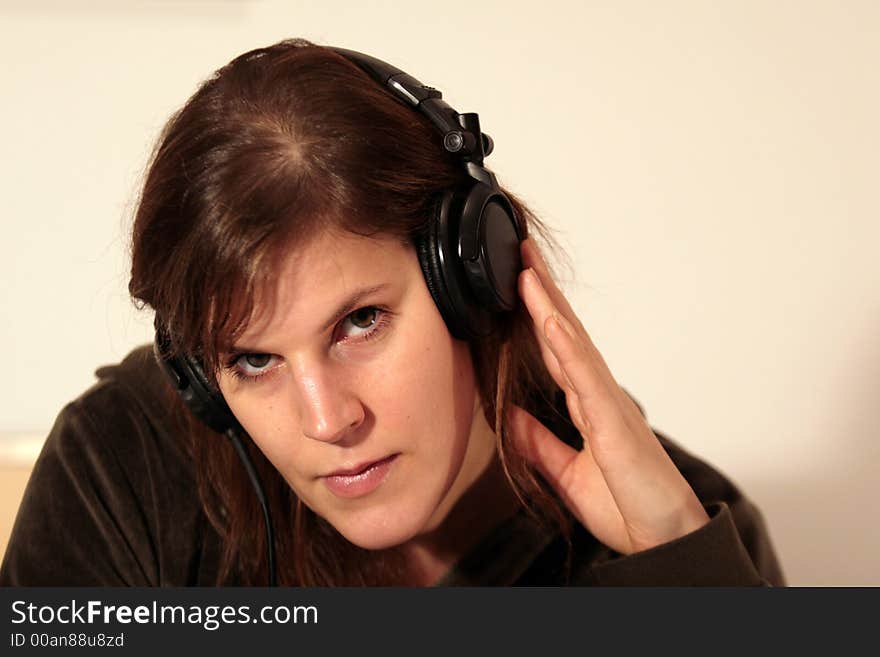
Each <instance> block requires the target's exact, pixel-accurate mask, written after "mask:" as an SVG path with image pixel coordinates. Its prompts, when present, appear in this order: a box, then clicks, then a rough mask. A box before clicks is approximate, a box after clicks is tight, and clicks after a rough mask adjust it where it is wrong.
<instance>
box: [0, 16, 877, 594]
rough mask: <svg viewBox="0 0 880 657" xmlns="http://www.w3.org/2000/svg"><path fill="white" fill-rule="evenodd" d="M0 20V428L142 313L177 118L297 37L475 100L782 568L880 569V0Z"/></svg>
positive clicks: (74, 386) (87, 372)
mask: <svg viewBox="0 0 880 657" xmlns="http://www.w3.org/2000/svg"><path fill="white" fill-rule="evenodd" d="M0 31H2V35H3V38H2V39H0V56H2V61H3V62H4V65H3V66H2V67H0V88H2V89H3V102H2V103H0V122H2V125H3V126H4V138H3V147H2V153H3V154H2V156H0V180H2V181H3V182H2V184H3V193H2V194H0V221H2V222H3V235H4V247H5V248H4V257H3V258H2V260H0V276H2V278H0V280H2V281H3V285H2V286H0V287H2V291H0V300H2V305H0V307H2V312H3V321H2V322H0V343H2V344H3V345H4V347H5V348H4V352H3V363H4V367H3V369H4V371H5V374H6V376H4V377H3V378H2V383H0V386H2V388H0V399H2V402H0V404H2V407H0V432H3V433H5V434H7V435H11V434H15V435H21V434H31V435H36V436H43V435H45V432H46V431H47V430H48V428H49V427H50V425H51V422H52V419H53V417H54V415H55V413H56V412H57V411H58V409H59V408H60V407H61V405H62V404H63V403H64V402H65V401H67V400H69V399H70V398H72V397H74V396H75V395H76V394H78V393H79V392H80V391H81V390H82V389H84V387H85V386H87V385H88V383H89V382H90V381H91V373H92V371H93V369H94V368H95V366H96V365H98V364H100V363H103V362H107V361H111V360H115V359H117V358H119V357H120V356H122V355H123V354H124V353H125V352H126V351H127V350H128V349H130V348H131V347H132V346H134V345H135V344H138V343H140V342H142V341H145V340H147V339H148V338H149V333H150V331H149V325H150V318H149V317H148V316H139V315H138V314H137V313H135V312H134V311H133V310H132V309H131V308H130V306H129V304H128V301H127V298H126V291H125V283H126V274H125V271H126V261H125V239H126V238H125V232H126V225H127V221H128V218H129V215H130V208H131V205H132V203H133V200H134V197H135V192H136V189H137V186H138V181H139V175H140V173H141V171H142V169H143V166H144V163H145V161H146V158H147V155H148V153H149V150H150V147H151V145H152V142H153V139H154V138H155V135H156V133H157V131H158V130H159V128H160V126H161V124H162V122H163V120H164V119H165V118H166V117H167V116H168V115H169V113H170V112H171V111H172V110H173V109H174V108H175V107H177V106H178V105H179V104H180V103H181V102H182V101H183V100H184V99H185V98H186V97H187V96H188V95H189V94H190V93H191V92H192V91H193V89H194V87H195V85H196V84H197V82H198V81H199V80H201V79H203V78H204V77H206V76H207V75H208V74H209V73H210V72H211V71H212V70H213V69H214V68H216V67H218V66H219V65H221V64H223V63H225V62H226V61H228V60H229V59H230V58H231V57H233V56H234V55H236V54H239V53H240V52H243V51H244V50H246V49H250V48H252V47H256V46H259V45H264V44H267V43H270V42H273V41H275V40H278V39H280V38H283V37H287V36H305V37H308V38H311V39H313V40H316V41H319V42H323V43H330V44H334V45H343V46H347V47H350V48H354V49H359V50H363V51H366V52H369V53H372V54H375V55H377V56H379V57H381V58H384V59H387V60H389V61H391V62H393V63H395V64H396V65H398V66H400V67H401V68H403V69H404V70H406V71H408V72H410V73H412V74H414V75H415V76H416V77H419V78H420V79H422V80H423V81H424V82H427V83H432V84H434V85H435V86H437V87H439V88H440V89H442V90H443V91H444V92H445V96H446V98H447V99H448V100H449V101H450V102H451V103H452V104H453V105H454V106H455V107H457V108H458V109H459V110H461V111H467V110H474V111H478V112H479V113H480V115H481V119H482V121H483V125H484V127H485V129H486V130H487V132H489V133H491V134H492V136H493V137H494V138H495V142H496V152H495V154H493V155H492V157H491V158H490V160H489V164H490V165H491V166H492V167H493V168H494V169H495V170H496V172H497V173H498V174H499V176H500V177H501V179H502V180H503V182H504V183H506V184H508V185H509V186H510V187H511V188H512V189H513V190H515V191H516V192H518V193H519V194H520V195H521V196H522V197H524V198H525V200H527V201H528V202H530V203H531V204H532V205H533V206H534V208H535V209H536V210H537V211H538V212H539V213H540V214H541V215H542V216H543V217H544V218H545V219H546V220H547V221H548V222H549V223H550V224H551V225H553V226H555V227H556V228H558V229H559V231H560V237H561V239H562V241H563V243H564V244H566V245H567V247H568V251H569V253H570V255H571V259H572V262H573V263H574V268H573V272H572V276H571V277H569V278H570V280H569V281H568V284H567V290H568V292H569V295H570V297H571V299H572V300H573V304H574V306H575V307H576V309H577V310H578V311H579V313H580V315H581V317H582V319H583V320H584V323H585V325H586V326H587V328H588V329H589V330H590V331H591V333H592V335H593V337H594V339H595V341H596V342H597V345H598V346H599V348H600V350H601V351H602V352H603V354H604V355H605V356H606V359H607V360H608V362H609V365H610V366H611V368H612V371H613V372H614V373H615V375H616V376H617V378H618V380H619V381H620V382H621V383H622V384H623V385H625V386H626V387H627V389H629V390H630V391H631V392H632V393H633V394H634V395H635V396H636V397H637V398H639V400H640V401H641V402H642V404H643V405H644V406H645V407H646V409H647V411H648V414H649V417H650V419H651V420H652V421H653V423H654V425H655V426H656V427H657V428H659V429H661V430H663V431H665V432H667V433H669V434H670V435H672V436H673V437H675V438H676V439H678V440H679V441H680V442H682V443H683V444H685V445H686V446H687V447H689V448H690V449H692V450H694V451H696V452H698V453H700V454H702V455H703V456H705V457H706V458H707V459H708V460H709V461H710V462H712V463H714V464H715V465H717V466H718V467H720V468H721V469H722V470H724V471H725V472H727V473H728V474H729V475H730V476H732V477H733V478H734V479H735V480H736V481H737V482H738V483H739V484H741V485H742V487H743V488H744V489H745V490H746V491H747V492H748V493H749V494H750V495H751V496H752V497H753V498H754V499H755V500H756V501H757V502H758V504H759V506H760V507H761V508H762V509H763V510H764V512H765V514H766V516H767V519H768V522H769V524H770V527H771V531H772V534H773V537H774V539H775V541H776V544H777V547H778V550H779V552H780V554H781V556H782V559H783V564H784V566H785V570H786V572H787V574H788V576H789V579H790V581H791V583H793V584H802V585H806V584H816V585H833V584H841V585H854V584H874V585H880V561H878V559H877V558H876V555H877V554H880V529H878V527H880V523H878V520H880V518H878V516H877V512H876V510H875V508H874V507H875V500H877V499H878V498H880V486H878V483H877V481H878V475H880V466H878V462H880V440H878V439H880V431H878V428H877V412H876V409H877V404H878V400H880V394H878V393H880V343H878V340H877V336H878V335H880V295H878V290H880V265H878V262H877V260H878V258H877V245H878V244H880V222H878V215H880V213H878V209H880V207H878V206H880V203H878V190H877V187H878V169H880V167H878V165H880V162H878V153H880V130H878V126H877V117H878V116H880V91H878V89H880V85H878V84H877V65H878V61H880V40H878V39H877V34H878V33H880V3H875V2H870V1H865V2H854V1H849V2H835V1H832V0H828V1H826V2H808V1H803V2H802V1H799V2H795V1H776V2H765V1H756V0H750V1H738V2H720V1H718V2H712V1H708V0H707V1H696V0H694V1H692V2H686V1H682V0H671V1H667V2H651V1H648V0H644V1H640V2H635V1H628V2H627V1H614V2H611V1H608V2H589V1H583V0H582V1H577V2H560V1H558V0H548V1H544V2H538V3H533V2H528V3H525V2H495V3H492V2H473V1H471V0H468V1H464V0H447V1H446V2H443V3H433V2H432V3H424V5H423V6H422V5H420V4H419V3H414V2H411V1H407V2H404V1H401V2H369V3H367V2H353V1H352V2H339V1H334V0H323V1H321V2H289V1H285V2H268V1H267V2H259V1H256V0H254V1H240V2H235V1H232V0H229V1H225V2H220V1H214V2H211V1H208V0H202V1H192V2H171V1H170V0H169V1H164V2H163V1H153V2H138V1H136V0H128V1H126V2H116V1H111V0H106V1H103V2H99V1H95V0H92V1H89V0H82V1H81V2H77V3H68V2H63V1H61V0H58V1H57V2H48V1H46V0H6V1H5V2H4V3H2V6H0ZM0 477H7V475H4V474H0ZM20 482H22V479H21V478H20V477H19V478H18V479H17V480H16V482H12V480H11V479H10V481H9V482H7V483H4V486H5V485H8V484H10V483H11V485H12V486H13V487H15V486H18V485H20ZM3 495H4V498H5V499H7V500H8V499H11V498H7V497H6V495H7V493H6V492H5V489H4V491H3ZM7 517H8V515H6V516H3V518H2V519H0V520H2V522H3V525H2V526H0V534H5V532H6V531H8V520H7V519H6V518H7Z"/></svg>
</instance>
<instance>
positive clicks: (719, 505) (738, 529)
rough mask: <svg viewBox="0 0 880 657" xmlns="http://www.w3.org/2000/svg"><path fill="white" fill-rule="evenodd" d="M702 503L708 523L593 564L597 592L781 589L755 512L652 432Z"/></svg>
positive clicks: (720, 479) (720, 478) (715, 475)
mask: <svg viewBox="0 0 880 657" xmlns="http://www.w3.org/2000/svg"><path fill="white" fill-rule="evenodd" d="M655 434H656V435H657V437H658V439H659V440H660V442H661V444H662V445H663V447H664V449H665V450H666V452H667V453H668V454H669V456H670V458H671V459H672V461H673V462H674V463H675V465H676V466H677V467H678V469H679V470H680V471H681V473H682V474H683V475H684V477H685V479H687V481H688V483H690V485H691V487H692V488H693V489H694V492H695V493H696V494H697V497H698V498H699V499H700V501H701V502H702V503H703V506H704V508H705V509H706V512H707V514H708V515H709V522H708V523H707V524H706V525H704V526H703V527H701V528H700V529H697V530H695V531H693V532H691V533H689V534H686V535H685V536H681V537H679V538H677V539H675V540H673V541H670V542H668V543H664V544H663V545H658V546H656V547H654V548H651V549H649V550H644V551H641V552H636V553H634V554H631V555H627V556H623V555H620V554H618V553H616V552H614V551H610V555H609V556H608V558H607V559H605V560H602V561H599V562H597V563H594V564H593V567H592V569H591V571H592V572H591V576H592V577H591V578H592V579H593V581H594V582H595V583H596V584H597V585H599V586H784V585H785V578H784V575H783V573H782V569H781V567H780V565H779V561H778V559H777V557H776V553H775V551H774V549H773V545H772V543H771V541H770V536H769V533H768V531H767V528H766V526H765V524H764V520H763V517H762V516H761V513H760V511H759V510H758V509H757V507H756V506H755V505H754V504H752V503H751V502H750V501H749V500H748V499H746V498H745V497H744V496H743V494H742V493H741V492H740V490H739V489H738V488H737V487H736V486H735V485H734V484H733V483H732V482H731V481H730V480H729V479H728V478H727V477H725V476H724V475H722V474H721V473H720V472H719V471H718V470H716V469H715V468H713V467H711V466H710V465H708V464H707V463H705V462H704V461H702V460H700V459H698V458H697V457H695V456H693V455H692V454H690V453H688V452H686V451H685V450H684V449H682V448H681V447H680V446H679V445H677V444H676V443H674V442H673V441H672V440H670V439H669V438H667V437H666V436H664V435H662V434H660V433H658V432H656V431H655Z"/></svg>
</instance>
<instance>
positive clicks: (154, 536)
mask: <svg viewBox="0 0 880 657" xmlns="http://www.w3.org/2000/svg"><path fill="white" fill-rule="evenodd" d="M97 374H98V378H99V381H98V382H97V383H96V384H95V385H94V386H93V387H92V388H91V389H89V390H88V391H87V392H86V393H84V394H83V395H82V396H81V397H79V398H78V399H77V400H75V401H73V402H72V403H70V404H69V405H68V406H66V407H65V408H64V409H63V410H62V412H61V413H60V414H59V416H58V419H57V421H56V422H55V426H54V427H53V429H52V431H51V433H50V434H49V437H48V439H47V440H46V443H45V446H44V447H43V450H42V452H41V454H40V456H39V458H38V459H37V462H36V464H35V466H34V469H33V472H32V474H31V478H30V481H29V482H28V485H27V488H26V490H25V494H24V498H23V499H22V503H21V507H20V508H19V511H18V515H17V517H16V520H15V525H14V527H13V529H12V534H11V536H10V540H9V545H8V547H7V550H6V554H5V556H4V559H3V564H2V567H0V585H2V586H198V585H201V586H213V585H214V583H215V580H216V573H217V568H218V563H219V557H220V553H221V548H222V546H221V541H220V538H219V536H218V535H217V533H216V532H215V531H214V529H213V528H212V527H211V525H210V524H209V523H208V521H207V518H206V517H205V514H204V512H203V511H202V508H201V506H200V504H199V500H198V495H197V492H196V487H195V480H194V474H193V465H192V463H191V461H190V460H189V458H188V457H187V455H186V453H185V450H184V449H183V447H182V445H181V444H180V441H179V440H178V439H177V438H176V437H175V436H174V435H173V434H172V432H171V429H170V426H169V422H168V414H167V412H166V408H165V403H164V402H163V401H162V400H164V399H167V397H166V396H165V395H166V390H165V386H166V385H167V384H166V383H165V380H164V378H163V375H162V373H161V372H160V370H159V368H158V366H157V365H156V363H155V362H154V360H153V357H152V353H151V351H150V349H149V348H148V347H142V348H140V349H137V350H136V351H134V352H132V353H131V354H130V355H129V356H128V357H127V358H126V359H125V360H124V361H123V362H122V363H120V364H119V365H115V366H111V367H104V368H101V369H100V370H98V372H97ZM560 410H561V411H562V412H564V404H562V408H561V409H560ZM551 428H552V429H554V430H556V431H557V432H558V433H562V432H564V431H566V428H565V426H563V425H558V426H551ZM571 429H573V427H570V425H569V431H570V430H571ZM575 431H576V430H575ZM657 435H658V438H659V440H660V441H661V443H662V444H663V447H664V448H665V449H666V450H667V452H668V453H669V455H670V457H671V458H672V460H673V462H674V463H675V464H676V465H677V466H678V468H679V470H681V472H682V474H683V475H684V477H685V478H686V479H687V480H688V482H690V484H691V486H692V487H693V489H694V491H695V492H696V493H697V495H698V497H699V498H700V500H701V501H702V502H703V503H704V505H705V507H706V510H707V511H708V513H709V516H710V518H711V520H710V522H709V523H708V524H707V525H705V526H704V527H702V528H701V529H699V530H697V531H695V532H693V533H691V534H688V535H687V536H684V537H681V538H679V539H676V540H675V541H672V542H670V543H666V544H664V545H660V546H657V547H655V548H653V549H650V550H646V551H644V552H640V553H637V554H633V555H629V556H622V555H620V554H618V553H616V552H614V551H613V550H610V549H609V548H607V547H605V546H604V545H602V544H601V543H599V542H598V541H597V540H596V539H595V538H594V537H593V536H592V535H590V533H589V532H588V531H587V530H586V529H584V528H583V527H582V526H580V525H579V524H578V523H577V522H574V527H575V531H574V533H573V536H572V545H573V548H574V551H573V561H572V571H571V572H572V578H571V580H570V581H569V583H571V584H575V585H600V586H610V585H626V586H658V585H660V586H692V585H711V586H727V585H732V586H752V585H761V584H772V585H783V584H784V580H783V575H782V571H781V569H780V567H779V563H778V561H777V558H776V555H775V553H774V551H773V547H772V545H771V542H770V538H769V536H768V533H767V530H766V528H765V526H764V522H763V520H762V518H761V515H760V513H759V512H758V510H757V508H756V507H755V506H754V505H753V504H751V503H750V502H749V501H748V500H747V499H745V498H744V497H743V496H742V494H741V493H740V491H739V490H738V489H737V488H736V487H735V486H734V485H733V484H732V483H731V482H730V481H729V480H728V479H727V478H725V477H724V476H723V475H721V474H720V473H719V472H717V471H716V470H714V469H713V468H711V467H710V466H709V465H707V464H706V463H704V462H702V461H700V460H699V459H697V458H695V457H694V456H692V455H691V454H689V453H687V452H686V451H684V450H683V449H682V448H681V447H679V446H678V445H676V444H675V443H673V442H672V441H671V440H669V439H668V438H666V437H665V436H662V435H660V434H657ZM577 438H579V436H574V437H573V436H571V435H569V436H566V439H568V440H572V439H575V440H576V439H577ZM260 531H262V528H261V529H260ZM566 550H567V546H566V545H565V542H564V541H563V540H562V538H561V537H560V536H557V535H553V534H550V533H547V532H545V531H541V530H540V529H539V528H538V526H537V525H536V524H535V523H534V522H532V521H531V520H530V518H529V517H528V516H527V515H526V514H525V513H519V514H516V515H515V516H513V517H512V518H511V519H509V520H507V521H505V522H504V523H502V524H501V525H499V526H498V527H496V528H494V529H493V530H491V531H490V532H489V533H488V535H487V536H486V537H485V538H484V539H483V540H482V541H481V542H480V543H479V544H478V545H477V547H476V548H475V549H474V550H472V551H471V552H470V553H469V554H468V555H466V556H465V557H464V558H462V559H461V560H460V561H459V562H458V563H457V564H456V565H455V566H454V567H453V568H452V569H451V570H450V571H449V572H448V573H447V574H446V575H445V576H444V577H443V578H442V579H441V580H440V582H438V584H439V585H502V586H508V585H544V586H548V585H549V586H554V585H561V584H564V583H565V582H564V580H563V568H562V567H563V564H564V562H565V557H566Z"/></svg>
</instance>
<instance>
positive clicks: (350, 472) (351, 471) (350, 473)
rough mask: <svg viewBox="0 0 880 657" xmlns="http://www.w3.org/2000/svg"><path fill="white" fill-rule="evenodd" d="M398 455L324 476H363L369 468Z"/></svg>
mask: <svg viewBox="0 0 880 657" xmlns="http://www.w3.org/2000/svg"><path fill="white" fill-rule="evenodd" d="M395 456H397V454H392V455H391V456H386V457H385V458H384V459H378V460H376V461H369V462H368V463H362V464H361V465H356V466H355V467H353V468H349V469H347V470H336V471H335V472H331V473H330V474H327V475H324V476H325V477H351V476H354V475H358V474H361V473H362V472H364V471H365V470H367V469H368V468H371V467H373V466H374V465H377V464H379V463H382V462H383V461H387V460H389V459H391V458H394V457H395Z"/></svg>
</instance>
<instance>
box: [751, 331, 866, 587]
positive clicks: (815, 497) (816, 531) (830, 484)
mask: <svg viewBox="0 0 880 657" xmlns="http://www.w3.org/2000/svg"><path fill="white" fill-rule="evenodd" d="M878 319H880V318H878ZM874 326H875V327H876V326H880V321H878V322H875V323H874ZM861 334H862V336H863V338H862V340H861V341H859V342H857V348H856V349H854V351H853V353H851V354H849V358H847V359H846V361H845V362H846V365H845V368H844V370H845V371H842V372H841V373H840V376H839V377H838V379H837V381H838V382H839V384H838V385H837V388H836V389H837V396H836V397H835V398H831V399H823V398H819V397H818V396H817V397H816V398H814V399H808V400H805V403H809V404H816V405H821V406H823V407H824V408H825V409H826V413H825V417H826V421H825V422H823V423H822V426H823V427H825V428H824V429H822V428H820V429H819V430H820V431H822V430H824V431H825V434H826V435H825V440H824V443H823V444H822V454H825V455H829V457H828V458H827V460H826V461H824V462H823V463H821V464H820V465H819V466H818V467H817V469H815V470H813V471H811V472H804V473H792V479H791V481H789V482H786V481H781V480H779V481H770V482H768V481H766V480H764V481H759V480H754V481H743V482H742V484H743V490H744V491H746V492H747V494H748V495H749V496H750V498H752V499H754V500H756V501H757V503H758V506H759V508H760V509H761V510H762V512H763V513H764V516H765V520H766V521H767V524H768V526H769V530H770V536H771V538H772V539H773V543H774V545H775V547H776V550H777V553H778V554H779V558H780V560H781V561H782V567H783V571H784V572H785V575H786V578H787V580H788V583H789V585H791V586H880V557H878V555H880V510H878V507H880V428H878V422H877V420H878V418H877V409H878V403H880V344H878V341H877V340H876V336H877V335H880V330H877V329H874V330H873V331H870V330H868V327H865V329H864V330H862V331H861ZM871 354H873V355H871ZM816 357H817V358H821V357H822V350H821V348H819V349H817V351H816ZM788 442H789V443H790V444H792V445H797V444H798V441H797V439H796V437H793V438H792V439H790V440H789V441H788ZM783 467H784V465H783V464H780V465H779V467H778V469H783Z"/></svg>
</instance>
